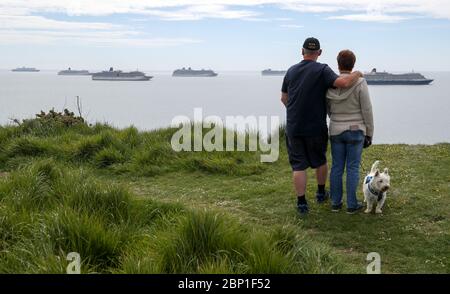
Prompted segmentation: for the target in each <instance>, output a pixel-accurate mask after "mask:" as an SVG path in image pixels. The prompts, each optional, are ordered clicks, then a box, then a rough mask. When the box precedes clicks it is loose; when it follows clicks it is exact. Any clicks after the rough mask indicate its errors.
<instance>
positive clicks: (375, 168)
mask: <svg viewBox="0 0 450 294" xmlns="http://www.w3.org/2000/svg"><path fill="white" fill-rule="evenodd" d="M379 164H380V161H379V160H377V161H375V162H374V163H373V164H372V169H371V170H370V173H374V172H375V171H376V170H377V169H378V165H379Z"/></svg>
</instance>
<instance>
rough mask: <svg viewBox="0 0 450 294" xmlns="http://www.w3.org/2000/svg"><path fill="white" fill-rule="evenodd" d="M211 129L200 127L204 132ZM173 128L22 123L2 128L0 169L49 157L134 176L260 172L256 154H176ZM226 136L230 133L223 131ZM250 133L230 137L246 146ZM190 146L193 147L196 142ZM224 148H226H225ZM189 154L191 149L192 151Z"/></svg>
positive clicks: (234, 144)
mask: <svg viewBox="0 0 450 294" xmlns="http://www.w3.org/2000/svg"><path fill="white" fill-rule="evenodd" d="M209 130H210V128H209V129H207V128H204V129H203V134H206V133H207V132H208V131H209ZM175 131H176V129H171V128H167V129H160V130H155V131H150V132H138V130H137V129H136V128H134V127H130V128H127V129H124V130H117V129H114V128H112V127H110V126H107V125H101V124H96V125H94V126H92V127H89V126H87V125H84V124H81V125H74V126H71V127H64V126H63V125H60V124H56V125H54V126H53V127H49V125H48V123H47V124H45V126H43V125H42V123H40V122H39V121H37V122H35V121H33V120H30V121H26V123H24V124H22V125H21V126H19V127H3V128H0V142H1V144H0V168H2V167H3V168H4V169H14V168H16V167H18V166H20V165H21V164H22V163H23V162H24V161H27V159H28V158H42V157H49V156H51V157H53V158H55V159H56V160H58V161H60V162H62V163H64V164H66V163H72V164H75V165H80V164H89V165H91V166H92V167H93V168H99V169H104V170H108V171H110V172H113V173H118V174H130V175H136V176H154V175H161V174H164V173H167V172H171V171H179V170H180V169H184V170H187V171H199V172H204V173H213V174H224V175H250V174H258V173H260V172H262V171H263V170H265V168H266V166H265V165H264V164H261V163H260V153H259V151H256V152H250V151H248V150H247V151H240V152H226V151H225V152H205V151H202V152H183V151H181V152H175V151H174V150H173V149H172V146H171V138H172V135H173V134H174V132H175ZM222 132H223V133H224V138H225V137H226V136H225V134H226V133H227V132H229V131H228V130H222ZM254 137H256V138H257V137H258V134H255V135H253V133H242V134H241V133H239V134H238V133H233V138H234V139H233V144H232V145H233V146H235V148H236V146H237V142H238V140H241V138H242V140H244V141H245V142H246V143H247V144H248V142H249V141H250V140H251V138H254ZM191 141H192V142H191V144H192V147H193V144H194V140H193V138H192V140H191ZM223 147H225V145H224V146H223ZM192 150H193V148H192Z"/></svg>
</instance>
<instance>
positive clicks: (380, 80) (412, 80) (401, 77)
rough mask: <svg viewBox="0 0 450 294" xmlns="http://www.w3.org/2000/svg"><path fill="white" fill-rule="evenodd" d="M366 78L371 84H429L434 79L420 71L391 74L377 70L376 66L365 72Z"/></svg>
mask: <svg viewBox="0 0 450 294" xmlns="http://www.w3.org/2000/svg"><path fill="white" fill-rule="evenodd" d="M364 78H365V79H366V81H367V84H369V85H428V84H430V83H431V82H432V81H433V80H431V79H427V78H425V77H424V76H423V75H421V74H420V73H414V72H412V73H405V74H391V73H387V72H377V69H376V68H374V69H372V71H371V72H370V73H366V74H364Z"/></svg>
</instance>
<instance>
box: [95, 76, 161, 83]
mask: <svg viewBox="0 0 450 294" xmlns="http://www.w3.org/2000/svg"><path fill="white" fill-rule="evenodd" d="M152 78H153V77H149V76H142V77H97V76H92V80H93V81H122V82H126V81H149V80H151V79H152Z"/></svg>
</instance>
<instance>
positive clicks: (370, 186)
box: [363, 160, 391, 213]
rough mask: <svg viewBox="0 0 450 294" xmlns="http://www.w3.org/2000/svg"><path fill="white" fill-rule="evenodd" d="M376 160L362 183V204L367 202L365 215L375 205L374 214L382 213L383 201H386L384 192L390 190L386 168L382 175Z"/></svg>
mask: <svg viewBox="0 0 450 294" xmlns="http://www.w3.org/2000/svg"><path fill="white" fill-rule="evenodd" d="M379 163H380V162H379V161H378V160H377V161H375V162H374V164H373V165H372V169H371V170H370V173H369V174H368V175H367V176H366V177H365V179H364V183H363V192H364V202H367V209H366V211H364V212H365V213H370V212H372V210H373V207H374V204H375V203H376V204H377V206H376V209H375V212H376V213H382V211H381V209H382V208H383V205H384V201H386V191H387V190H388V189H389V188H390V180H391V178H390V176H389V171H388V169H387V168H385V169H384V171H383V172H382V173H380V171H379V170H378V164H379Z"/></svg>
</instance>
